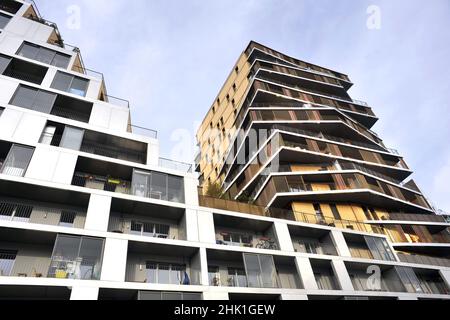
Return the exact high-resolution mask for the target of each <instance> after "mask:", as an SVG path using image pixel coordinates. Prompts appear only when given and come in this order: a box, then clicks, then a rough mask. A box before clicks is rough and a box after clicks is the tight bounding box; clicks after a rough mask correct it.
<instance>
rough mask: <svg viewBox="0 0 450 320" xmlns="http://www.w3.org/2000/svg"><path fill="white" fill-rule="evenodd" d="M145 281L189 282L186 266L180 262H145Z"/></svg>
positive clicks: (176, 283)
mask: <svg viewBox="0 0 450 320" xmlns="http://www.w3.org/2000/svg"><path fill="white" fill-rule="evenodd" d="M146 269H147V281H146V282H147V283H157V284H175V285H180V284H185V285H188V284H190V279H189V276H188V275H187V273H186V266H185V265H181V264H171V263H158V262H147V263H146Z"/></svg>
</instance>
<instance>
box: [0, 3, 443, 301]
mask: <svg viewBox="0 0 450 320" xmlns="http://www.w3.org/2000/svg"><path fill="white" fill-rule="evenodd" d="M302 66H303V65H302V63H300V62H299V61H297V60H294V59H291V58H288V57H286V56H283V55H281V54H279V53H276V52H273V51H271V50H269V49H268V48H265V47H262V46H260V45H257V44H255V43H251V44H250V46H249V48H248V50H246V52H245V53H244V54H243V55H242V57H241V58H240V60H239V63H238V64H237V66H236V69H235V70H233V73H232V74H231V76H230V78H229V80H228V82H227V84H226V85H225V86H224V89H223V90H222V92H221V94H220V96H219V101H220V106H219V105H218V106H215V108H216V109H215V111H214V110H211V111H210V113H209V114H208V115H207V118H206V120H205V123H206V126H208V127H209V126H210V124H209V123H210V122H212V124H213V126H216V124H219V128H220V130H219V131H220V134H222V128H226V129H229V128H234V131H236V132H237V129H238V128H240V127H243V126H244V125H243V124H242V123H241V122H243V121H246V122H245V126H250V127H252V126H261V127H267V128H269V129H270V132H271V133H270V134H271V136H270V139H273V137H275V136H277V137H280V140H282V141H284V142H285V144H284V145H283V147H281V148H280V149H279V150H278V149H274V150H273V151H271V152H273V154H274V155H275V154H279V158H280V164H281V165H280V166H279V167H280V170H279V171H276V172H272V173H271V174H269V175H267V176H266V177H264V176H263V175H262V174H260V173H259V172H258V170H255V169H256V167H254V166H253V167H252V168H253V169H252V170H251V171H250V172H249V173H245V174H244V175H243V173H242V171H243V170H246V169H247V165H246V164H245V163H244V164H239V165H236V164H234V163H231V164H230V165H229V166H228V167H227V168H225V167H224V168H222V167H220V168H219V166H220V161H215V160H213V161H212V164H213V165H212V166H211V165H209V164H208V165H205V163H206V162H203V163H201V164H200V168H201V169H202V172H203V176H204V177H206V181H207V180H208V179H209V178H211V181H215V180H217V179H218V178H217V177H220V179H221V180H218V181H221V183H223V190H224V193H225V192H226V193H227V194H228V195H229V199H230V200H223V199H215V198H208V197H205V196H203V195H199V193H198V185H199V182H198V179H197V175H196V174H195V173H193V172H192V171H193V170H192V168H191V166H190V165H188V164H183V163H178V162H175V161H171V160H168V159H163V158H161V157H160V155H159V143H158V139H157V132H156V131H153V130H148V129H144V128H141V127H136V126H133V124H132V121H131V119H132V118H131V115H130V108H129V103H128V102H127V101H126V100H122V99H119V98H115V97H114V96H112V95H110V94H109V92H108V91H107V90H106V85H105V80H104V78H103V75H102V74H101V73H98V72H95V71H92V70H89V69H88V68H86V66H85V65H84V63H83V59H82V56H81V52H80V50H79V49H78V48H76V47H73V46H70V45H68V44H67V43H65V42H64V41H63V39H62V37H61V35H60V33H59V31H58V28H57V26H56V25H55V24H54V23H51V22H49V21H46V20H44V19H43V18H42V16H41V15H40V14H39V11H38V9H37V8H36V6H35V4H34V2H29V1H13V0H0V299H12V300H13V299H61V300H64V299H72V300H79V299H84V300H86V299H87V300H115V299H117V300H201V299H204V300H213V299H214V300H242V299H265V300H270V299H273V300H280V299H281V300H308V299H310V300H314V299H450V295H449V287H450V269H449V264H448V260H447V259H446V258H448V254H447V253H446V252H448V241H447V242H446V241H445V240H446V237H448V234H446V233H445V232H446V230H447V229H448V227H449V221H447V222H445V221H444V220H441V218H442V217H438V216H436V215H433V209H432V208H431V207H430V206H429V204H428V203H427V201H426V200H425V199H423V196H422V195H421V193H420V191H418V189H417V187H416V186H415V185H414V184H413V183H407V184H400V183H398V184H397V183H393V182H392V181H397V180H400V179H405V178H406V177H407V175H409V173H410V171H409V169H405V168H400V167H399V166H397V165H396V164H397V163H398V162H401V161H400V157H399V156H398V155H395V154H393V153H392V152H391V151H389V150H387V149H385V148H384V146H383V145H382V142H381V140H379V138H377V140H376V139H375V137H376V135H375V134H374V133H373V132H371V131H369V129H368V127H370V126H371V125H372V124H373V123H374V121H375V117H374V116H373V115H367V114H366V113H364V112H361V110H366V111H367V112H369V110H370V109H369V108H368V107H361V106H360V105H359V104H355V105H353V104H351V105H352V106H353V107H348V108H347V109H346V108H344V107H340V106H339V105H331V101H338V100H339V101H341V100H345V99H344V98H345V97H341V98H336V96H339V95H344V92H345V90H346V89H348V88H349V87H350V85H351V84H350V82H349V80H348V79H347V78H346V77H345V76H343V75H340V74H337V73H333V75H331V74H329V73H330V72H331V71H328V70H325V69H320V71H314V70H311V69H308V68H306V67H302ZM305 66H310V67H311V68H313V69H315V68H318V67H314V66H311V65H305ZM275 68H281V69H280V70H282V71H280V72H278V71H275ZM277 70H278V69H277ZM291 72H292V73H291ZM294 72H295V74H294ZM297 73H298V74H297ZM264 75H265V76H264ZM260 78H261V79H260ZM271 78H273V81H272V80H270V81H269V80H267V79H271ZM235 79H239V81H238V80H235ZM280 81H281V82H282V83H283V85H281V86H280V83H279V82H280ZM234 83H236V85H233V84H234ZM256 86H258V87H257V88H258V89H256V90H255V88H256ZM266 86H267V87H266ZM270 86H273V87H270ZM277 86H279V87H280V88H282V89H281V90H282V91H281V92H280V89H277V90H278V92H276V91H274V90H275V89H274V88H275V87H277ZM298 88H302V89H298ZM252 90H253V91H252ZM343 90H344V91H343ZM300 91H301V92H304V93H302V94H305V95H307V94H310V95H312V96H315V95H316V93H317V92H318V91H321V92H322V91H323V94H322V95H321V97H324V99H328V100H329V101H330V105H326V104H323V105H322V104H320V103H318V102H317V103H316V102H310V106H308V107H306V106H303V105H302V102H301V100H302V99H300V98H294V97H291V96H290V94H293V93H294V92H300ZM313 91H314V93H313ZM275 92H276V93H275ZM306 92H310V93H306ZM256 97H258V100H255V99H256ZM249 99H252V101H251V104H247V102H248V101H249ZM271 99H272V100H271ZM336 99H338V100H336ZM228 100H229V101H228ZM328 100H327V101H328ZM347 100H348V98H347ZM341 102H342V101H341ZM257 103H258V104H257ZM233 104H234V106H233ZM271 104H281V107H280V108H276V107H273V108H272V107H270V105H271ZM291 104H292V105H291ZM300 105H302V106H300ZM353 108H354V109H355V110H354V109H353ZM253 109H254V110H253ZM278 109H279V110H280V111H283V110H285V111H286V112H285V113H283V114H280V115H279V114H278V113H276V111H277V110H278ZM250 110H252V111H251V112H252V113H249V112H250ZM266 111H268V112H271V113H272V116H273V119H272V120H269V118H267V117H266V114H265V113H263V112H266ZM302 112H305V113H304V114H303V113H302ZM297 113H299V114H300V115H303V116H304V117H305V118H304V119H303V118H302V119H303V120H295V121H291V120H287V119H285V118H284V117H285V116H286V114H289V115H296V114H297ZM250 114H251V116H250ZM253 116H256V117H260V118H256V119H253V118H252V119H251V117H253ZM309 116H314V117H319V118H314V121H310V120H309ZM221 117H223V118H224V120H223V123H224V124H222V121H221V120H220V119H221ZM322 117H323V121H322V120H321V119H322ZM225 119H226V120H225ZM258 119H260V120H258ZM225 121H226V124H225ZM203 127H205V124H204V125H203ZM225 132H226V131H225ZM226 133H227V132H226ZM244 134H246V133H244ZM325 135H326V136H325ZM338 136H339V137H340V138H339V140H338V141H337V139H338V138H337V137H338ZM199 138H200V141H202V135H201V134H200V135H199ZM227 138H228V137H227ZM230 139H231V140H225V141H228V142H224V144H223V146H222V147H223V150H225V149H228V148H229V146H231V145H233V144H234V143H235V142H234V141H237V139H236V137H234V136H230ZM302 139H303V140H302ZM375 140H376V141H375ZM303 141H306V145H302V144H301V143H302V142H303ZM290 143H291V144H290ZM294 143H297V144H298V145H295V146H294V145H292V144H294ZM210 144H211V145H212V141H211V142H210V143H202V155H203V156H205V155H206V152H209V151H207V150H208V149H207V148H208V147H209V145H210ZM227 144H228V145H227ZM310 145H311V146H317V148H324V145H326V147H327V148H329V152H325V151H324V150H322V149H317V150H316V149H313V148H311V149H310V148H309V146H310ZM300 146H306V147H305V148H301V147H300ZM319 146H320V147H319ZM237 147H239V146H237ZM261 148H264V142H263V141H261ZM344 148H346V149H344ZM347 149H348V150H351V151H348V152H349V153H350V154H347V153H346V154H340V155H337V154H335V153H332V152H338V151H339V150H347ZM261 150H262V149H261ZM264 150H265V149H264ZM327 150H328V149H327ZM357 151H360V152H362V151H364V152H365V153H364V157H365V156H367V155H369V154H370V155H372V158H369V159H366V158H362V159H359V158H357V157H356V155H355V154H356V152H357ZM340 152H344V151H340ZM361 157H363V156H361ZM386 159H388V160H389V161H388V160H386ZM395 159H397V160H398V161H397V162H396V163H394V162H395ZM219 160H220V159H219ZM268 160H270V161H272V159H268ZM366 160H367V161H366ZM381 160H383V161H385V162H383V163H381ZM202 161H204V160H202ZM378 161H380V162H378ZM249 163H250V162H249ZM325 163H328V164H329V167H326V166H325ZM401 163H402V164H403V162H401ZM263 165H265V164H261V166H263ZM350 165H354V166H353V167H351V166H350ZM315 166H316V167H318V166H320V168H321V170H320V171H318V170H315V169H314V167H315ZM261 168H262V167H261ZM281 168H283V169H281ZM292 168H295V170H293V169H292ZM236 169H239V172H236V173H234V172H235V171H236ZM215 170H217V173H218V174H217V175H215ZM219 173H220V174H219ZM233 175H234V177H233V178H232V176H233ZM347 175H348V177H347ZM241 176H242V177H244V176H245V178H244V180H245V183H242V181H241V180H240V179H241V178H240V177H241ZM338 176H343V177H342V178H341V180H342V181H343V182H340V181H341V180H336V181H338V182H339V183H340V184H334V185H333V189H332V188H331V187H330V188H329V189H326V188H325V185H327V186H331V185H332V183H333V182H334V183H335V180H334V179H337V177H338ZM388 177H389V178H388ZM266 178H268V179H266ZM288 178H289V179H291V178H292V179H293V180H292V181H291V180H289V179H288ZM369 178H370V179H372V180H363V179H369ZM261 179H265V180H267V181H262V180H261ZM277 179H284V180H283V181H284V182H285V183H286V184H283V183H280V182H279V181H278V180H277ZM352 179H353V180H352ZM233 180H236V181H237V180H239V181H241V182H240V183H237V182H236V181H233ZM362 181H365V183H366V184H364V185H362V186H361V187H360V188H353V189H348V190H344V191H345V192H344V191H342V190H341V189H338V187H337V186H339V188H340V187H341V186H343V185H344V184H345V182H348V183H353V185H356V183H361V182H362ZM373 181H375V184H377V183H380V188H381V189H380V190H378V189H376V188H375V185H374V184H372V182H373ZM299 182H302V184H301V183H299ZM294 183H295V184H294ZM381 183H383V184H381ZM294 185H295V186H296V188H297V189H295V188H294ZM318 185H320V187H318ZM369 185H370V186H371V187H370V188H369V187H368V186H369ZM271 186H274V187H271ZM306 186H309V187H308V188H310V189H311V190H303V189H300V188H307V187H306ZM358 186H359V185H358ZM279 187H282V188H288V189H285V190H284V189H279ZM250 191H251V192H250ZM388 191H389V192H391V193H389V194H388ZM253 192H255V195H252V193H253ZM244 193H248V195H247V196H246V197H247V198H249V197H252V198H253V199H255V203H256V204H257V205H255V204H249V203H248V201H247V202H242V201H241V202H238V201H232V199H233V200H236V199H239V200H243V197H241V196H240V194H244ZM309 204H310V205H309ZM332 204H335V205H334V206H333V205H332ZM358 205H360V206H361V209H360V210H362V212H364V208H366V210H367V215H368V216H370V215H373V216H374V217H375V215H376V216H377V217H378V215H381V214H383V215H382V216H380V217H379V218H377V219H369V218H368V217H367V218H366V217H362V216H361V217H360V216H358V217H355V218H353V219H348V220H344V219H347V218H348V217H347V216H346V215H345V214H347V212H359V211H358V210H359V209H357V208H358ZM310 206H311V208H313V209H314V210H315V211H312V209H311V212H308V210H309V209H308V208H310ZM275 208H277V210H275ZM299 208H301V210H299ZM393 208H395V209H397V210H398V212H399V213H398V214H397V215H393V214H392V212H393ZM287 209H289V210H287ZM316 211H317V212H316ZM330 212H331V214H332V215H330V214H329V213H330ZM400 212H407V213H408V214H409V215H404V214H403V215H402V214H400ZM338 214H339V215H340V216H339V219H338V218H337V216H338ZM383 217H384V219H383ZM442 219H443V218H442ZM407 227H408V229H406V228H407ZM411 230H412V231H413V232H415V234H417V235H416V236H415V237H413V233H409V232H410V231H411ZM407 231H408V232H407ZM392 235H396V236H398V237H399V238H398V240H395V241H393V239H392ZM422 237H423V238H422ZM426 237H429V238H426ZM438 239H442V241H438ZM413 240H414V241H413ZM415 240H417V241H415ZM419 240H420V241H419ZM425 240H427V241H425ZM400 253H402V254H400ZM374 276H375V277H374Z"/></svg>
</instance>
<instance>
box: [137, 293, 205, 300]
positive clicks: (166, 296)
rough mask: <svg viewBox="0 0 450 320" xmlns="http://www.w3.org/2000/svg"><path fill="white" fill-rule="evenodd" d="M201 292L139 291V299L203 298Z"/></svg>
mask: <svg viewBox="0 0 450 320" xmlns="http://www.w3.org/2000/svg"><path fill="white" fill-rule="evenodd" d="M201 299H202V294H201V293H190V292H157V291H139V294H138V300H143V301H150V300H170V301H174V300H175V301H176V300H201Z"/></svg>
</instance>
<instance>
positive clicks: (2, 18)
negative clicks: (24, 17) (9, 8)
mask: <svg viewBox="0 0 450 320" xmlns="http://www.w3.org/2000/svg"><path fill="white" fill-rule="evenodd" d="M9 20H11V16H8V15H6V14H3V13H0V29H5V27H6V25H7V24H8V22H9Z"/></svg>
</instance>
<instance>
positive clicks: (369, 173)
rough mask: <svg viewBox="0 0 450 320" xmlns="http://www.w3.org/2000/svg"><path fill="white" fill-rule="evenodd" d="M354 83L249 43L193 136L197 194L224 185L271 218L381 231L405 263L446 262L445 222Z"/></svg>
mask: <svg viewBox="0 0 450 320" xmlns="http://www.w3.org/2000/svg"><path fill="white" fill-rule="evenodd" d="M351 86H352V82H351V81H350V79H349V77H348V76H347V75H345V74H342V73H339V72H336V71H333V70H330V69H327V68H323V67H320V66H317V65H314V64H311V63H307V62H304V61H301V60H298V59H295V58H292V57H289V56H287V55H285V54H282V53H280V52H277V51H275V50H272V49H270V48H268V47H266V46H263V45H261V44H258V43H256V42H251V43H250V44H249V45H248V47H247V48H246V50H245V51H244V52H243V53H242V55H241V56H240V57H239V59H238V61H237V63H236V65H235V66H234V68H233V70H232V72H231V74H230V75H229V77H228V79H227V80H226V82H225V85H224V86H223V88H222V89H221V91H220V93H219V95H218V96H217V100H216V101H215V102H214V104H213V106H212V107H211V109H210V110H209V112H208V114H207V115H206V117H205V119H204V120H203V123H202V125H201V127H200V129H199V131H198V134H197V139H198V143H199V146H200V153H199V155H198V157H197V160H196V166H197V170H198V171H199V172H200V175H201V178H200V184H201V187H202V192H203V193H204V194H207V193H208V189H213V190H217V189H220V190H221V192H220V193H221V195H219V194H217V195H216V196H221V197H222V198H226V199H231V200H235V201H240V202H246V203H251V204H256V205H258V206H261V207H263V209H262V210H261V209H255V211H256V212H257V213H261V212H264V214H265V215H267V216H271V217H276V218H281V219H288V220H292V221H299V222H307V223H314V224H321V225H328V226H333V227H337V228H343V229H351V230H360V231H366V232H373V233H378V234H383V235H386V236H387V237H388V238H389V240H391V242H392V243H393V245H394V248H395V249H396V250H397V251H398V253H399V256H400V258H401V259H402V260H403V261H411V262H418V263H421V262H423V263H430V262H432V263H435V264H437V265H445V266H450V260H449V258H450V256H449V253H450V251H449V250H450V234H449V224H448V223H449V221H448V218H446V217H444V216H439V215H436V213H435V211H434V209H433V208H432V206H431V205H430V204H429V202H428V201H427V200H426V198H425V197H424V196H423V194H422V192H421V191H420V189H419V188H418V187H417V185H416V184H415V183H414V181H413V180H408V177H409V176H410V175H411V174H412V171H411V170H410V169H409V167H408V166H407V164H406V163H405V161H404V160H403V157H402V156H401V155H400V154H399V153H398V152H397V151H396V150H394V149H390V148H388V147H387V146H385V145H384V144H383V141H382V139H381V138H380V137H379V136H378V134H377V133H375V132H373V131H372V130H371V128H372V126H373V125H374V124H375V123H376V121H377V117H376V115H375V114H374V112H373V111H372V109H371V108H370V107H369V106H368V104H367V103H365V102H362V101H358V100H354V99H352V98H351V97H350V95H349V94H348V90H349V89H350V88H351ZM216 193H217V191H216ZM205 201H206V200H205Z"/></svg>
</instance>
